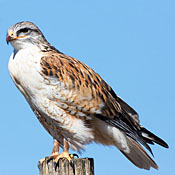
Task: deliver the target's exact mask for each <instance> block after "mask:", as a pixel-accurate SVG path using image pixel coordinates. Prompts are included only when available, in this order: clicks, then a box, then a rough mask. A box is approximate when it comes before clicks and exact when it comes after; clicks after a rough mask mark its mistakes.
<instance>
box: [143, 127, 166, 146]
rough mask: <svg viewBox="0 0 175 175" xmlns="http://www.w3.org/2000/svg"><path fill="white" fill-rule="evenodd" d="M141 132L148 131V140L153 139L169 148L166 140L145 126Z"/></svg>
mask: <svg viewBox="0 0 175 175" xmlns="http://www.w3.org/2000/svg"><path fill="white" fill-rule="evenodd" d="M141 132H143V133H146V134H147V135H148V137H147V138H146V140H147V139H149V140H150V141H152V142H154V143H157V144H159V145H161V146H163V147H165V148H169V146H168V144H167V143H166V142H165V141H164V140H162V139H161V138H160V137H158V136H156V135H155V134H153V133H152V132H150V131H148V130H147V129H145V128H144V127H141ZM142 136H143V135H142ZM143 138H144V136H143Z"/></svg>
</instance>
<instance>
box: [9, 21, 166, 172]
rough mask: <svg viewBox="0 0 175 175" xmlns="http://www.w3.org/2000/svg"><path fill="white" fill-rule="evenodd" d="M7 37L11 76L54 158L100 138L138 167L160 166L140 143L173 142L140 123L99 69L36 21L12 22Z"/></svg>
mask: <svg viewBox="0 0 175 175" xmlns="http://www.w3.org/2000/svg"><path fill="white" fill-rule="evenodd" d="M6 40H7V43H9V42H10V43H11V45H12V46H13V48H14V51H13V53H12V55H11V57H10V60H9V66H8V68H9V72H10V75H11V77H12V79H13V81H14V83H15V85H16V86H17V88H18V89H19V90H20V91H21V93H22V94H23V95H24V97H25V98H26V100H27V101H28V103H29V105H30V107H31V108H32V110H33V112H34V113H35V115H36V116H37V118H38V120H39V121H40V122H41V124H42V125H43V126H44V128H45V129H46V130H47V131H48V132H49V134H50V135H51V136H52V137H53V139H54V146H53V151H52V155H51V157H52V158H53V159H54V160H58V159H59V158H62V157H65V158H67V159H68V160H70V159H71V157H70V156H69V153H68V150H69V147H70V148H71V149H72V150H75V151H78V152H80V151H81V150H83V149H84V148H85V145H86V144H89V143H91V142H96V143H100V144H102V145H114V146H115V147H117V148H118V149H119V150H120V151H121V152H122V153H123V154H124V155H125V156H126V157H127V158H128V159H129V160H130V161H131V162H132V163H133V164H135V165H136V166H137V167H139V168H143V169H147V170H148V169H150V167H153V168H155V169H157V168H158V166H157V164H156V163H155V162H154V161H153V160H152V158H151V157H150V156H149V155H148V154H147V153H146V151H145V150H144V149H143V148H142V146H141V145H140V144H142V145H143V146H145V147H146V148H147V149H148V150H149V151H150V152H151V153H152V151H151V148H150V147H149V146H148V144H154V143H157V144H159V145H161V146H163V147H166V148H168V145H167V144H166V143H165V142H164V141H163V140H162V139H160V138H159V137H157V136H156V135H154V134H153V133H151V132H150V131H148V130H147V129H145V128H144V127H143V126H141V125H140V122H139V117H138V114H137V112H136V111H135V110H134V109H132V108H131V107H130V106H129V105H128V104H126V103H125V102H124V101H123V100H122V99H121V98H120V97H119V96H117V95H116V94H115V92H114V91H113V89H112V88H111V87H110V86H109V85H108V84H107V83H106V82H105V81H104V80H103V79H102V78H101V77H100V76H99V75H98V74H97V73H96V72H95V71H94V70H92V69H91V68H90V67H88V66H87V65H86V64H84V63H82V62H81V61H79V60H77V59H75V58H72V57H70V56H67V55H65V54H64V53H62V52H60V51H58V50H57V49H56V48H55V47H53V46H52V45H51V44H50V43H49V42H48V41H47V40H46V39H45V37H44V35H43V34H42V32H41V31H40V30H39V28H38V27H37V26H36V25H34V24H33V23H32V22H19V23H17V24H15V25H13V26H11V27H10V28H9V29H8V34H7V38H6ZM59 146H61V147H63V152H62V153H61V154H59V153H58V149H59Z"/></svg>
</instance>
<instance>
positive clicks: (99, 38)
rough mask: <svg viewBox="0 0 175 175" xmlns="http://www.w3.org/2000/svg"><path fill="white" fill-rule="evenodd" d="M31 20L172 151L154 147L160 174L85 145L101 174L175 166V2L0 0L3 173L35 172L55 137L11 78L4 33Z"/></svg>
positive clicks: (165, 170)
mask: <svg viewBox="0 0 175 175" xmlns="http://www.w3.org/2000/svg"><path fill="white" fill-rule="evenodd" d="M24 20H28V21H32V22H34V23H35V24H37V25H38V26H39V28H40V29H41V30H42V32H43V33H44V35H45V36H46V38H47V39H48V41H49V42H50V43H52V45H54V46H55V47H56V48H57V49H59V50H60V51H62V52H64V53H66V54H68V55H70V56H73V57H75V58H78V59H79V60H81V61H83V62H85V63H86V64H88V65H89V66H91V67H92V68H93V69H94V70H95V71H96V72H98V73H99V74H100V75H101V76H102V77H103V78H104V79H105V80H106V81H107V82H108V83H109V84H110V85H111V86H112V87H113V89H114V90H115V92H116V93H117V94H118V95H119V96H121V97H122V98H123V99H124V100H125V101H126V102H127V103H129V104H130V105H131V106H132V107H134V109H136V111H138V113H139V114H140V120H141V124H142V125H143V126H145V127H146V128H148V129H150V130H151V131H152V132H154V133H155V134H157V135H158V136H160V137H161V138H163V139H164V140H165V141H167V143H168V144H169V146H170V148H169V149H164V148H162V147H160V146H158V145H155V146H152V150H153V152H154V155H155V159H154V160H155V161H156V162H157V164H158V165H159V170H158V171H157V170H153V169H151V171H146V170H140V169H138V168H136V167H135V166H133V165H132V164H131V163H130V162H129V161H128V160H127V159H126V158H125V157H124V156H123V155H122V154H121V153H120V152H119V151H118V150H117V149H116V148H114V147H111V148H109V147H103V146H100V145H96V144H91V145H88V146H87V150H86V152H84V153H83V154H82V155H81V157H93V158H94V159H95V172H96V175H106V174H108V175H128V174H134V175H148V174H149V175H156V174H159V175H165V174H173V173H174V163H175V136H174V133H175V126H174V123H175V92H174V91H175V1H174V0H166V1H162V0H154V1H153V0H132V1H131V0H123V1H118V0H86V1H85V0H84V1H82V0H74V1H73V0H66V1H63V0H62V1H59V0H50V1H44V0H42V1H41V0H30V1H22V0H16V1H6V0H0V51H1V52H0V60H1V64H0V70H1V73H0V77H1V86H0V93H1V94H0V97H1V98H0V110H1V114H0V139H1V140H0V173H1V174H2V175H10V174H13V175H34V174H35V175H36V174H38V168H37V162H38V160H39V159H41V158H43V157H45V156H47V155H49V154H50V153H51V149H52V138H51V136H50V135H49V134H48V133H47V132H46V131H45V130H44V129H43V127H42V126H41V125H40V123H39V122H38V120H37V119H36V117H35V116H34V114H33V113H32V111H31V109H30V107H29V105H28V104H27V102H26V101H25V99H24V98H23V96H22V95H21V94H20V92H19V91H18V90H17V88H16V87H15V86H14V84H13V82H12V80H11V78H10V76H9V73H8V68H7V65H8V59H9V57H10V54H11V52H12V47H11V46H7V45H6V42H5V37H6V32H7V29H8V28H9V27H10V26H11V25H13V24H14V23H16V22H19V21H24Z"/></svg>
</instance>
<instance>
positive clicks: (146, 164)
mask: <svg viewBox="0 0 175 175" xmlns="http://www.w3.org/2000/svg"><path fill="white" fill-rule="evenodd" d="M127 143H128V147H129V149H130V152H129V153H128V152H124V151H122V150H120V151H121V152H122V153H123V154H124V155H125V156H126V157H127V158H128V159H129V160H130V161H131V162H132V163H133V164H134V165H136V166H137V167H139V168H142V169H146V170H149V169H150V168H151V167H152V168H155V169H158V166H157V164H156V163H155V162H154V160H153V159H152V158H151V157H150V156H149V155H148V154H147V153H146V151H145V150H144V149H143V148H142V147H141V146H140V145H139V144H138V143H137V142H136V141H135V140H133V139H132V138H130V137H128V136H127Z"/></svg>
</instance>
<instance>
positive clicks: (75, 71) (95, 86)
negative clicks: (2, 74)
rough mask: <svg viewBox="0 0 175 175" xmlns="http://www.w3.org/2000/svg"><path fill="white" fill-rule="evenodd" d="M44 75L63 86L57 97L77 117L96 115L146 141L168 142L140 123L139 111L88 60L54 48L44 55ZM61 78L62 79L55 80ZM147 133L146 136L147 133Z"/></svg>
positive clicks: (42, 64)
mask: <svg viewBox="0 0 175 175" xmlns="http://www.w3.org/2000/svg"><path fill="white" fill-rule="evenodd" d="M41 68H42V70H41V73H42V76H43V77H45V78H46V79H48V80H49V82H50V84H52V82H53V81H52V80H54V85H55V86H56V88H58V89H59V93H60V95H59V98H58V96H57V97H56V96H55V97H53V99H52V100H54V101H55V102H56V103H57V104H58V105H59V106H60V107H62V108H64V110H66V111H67V112H69V113H71V114H73V115H74V116H76V117H85V118H86V117H87V116H91V117H92V116H93V117H98V118H99V119H100V120H103V121H105V122H107V123H108V124H110V125H112V126H115V127H118V128H119V129H121V130H123V131H124V132H125V133H126V135H128V136H129V137H131V138H132V139H134V140H136V141H139V142H140V143H142V144H143V145H144V146H145V147H146V148H147V149H148V150H149V151H150V152H151V153H152V151H151V149H150V147H149V146H148V145H147V143H150V144H153V142H156V143H159V144H160V145H162V146H165V147H167V144H166V143H165V142H164V141H163V140H161V139H160V138H158V137H156V136H155V135H154V134H152V133H151V132H146V131H147V130H145V129H144V128H143V127H140V124H139V117H138V114H137V113H136V111H135V110H134V109H132V108H131V107H130V106H129V105H128V104H126V103H125V102H124V101H123V100H122V99H121V98H120V97H118V96H117V95H116V94H115V92H114V91H113V90H112V88H111V87H110V86H109V85H108V84H107V83H106V82H105V81H104V80H103V79H102V78H101V77H100V76H99V75H98V74H97V73H96V72H94V71H93V70H92V69H91V68H89V67H88V66H87V65H85V64H84V63H82V62H80V61H78V60H77V59H74V58H72V57H69V56H67V55H64V54H62V53H58V52H56V53H55V52H54V53H53V54H52V55H49V56H44V57H42V58H41ZM55 82H58V83H55ZM145 136H146V137H145Z"/></svg>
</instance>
